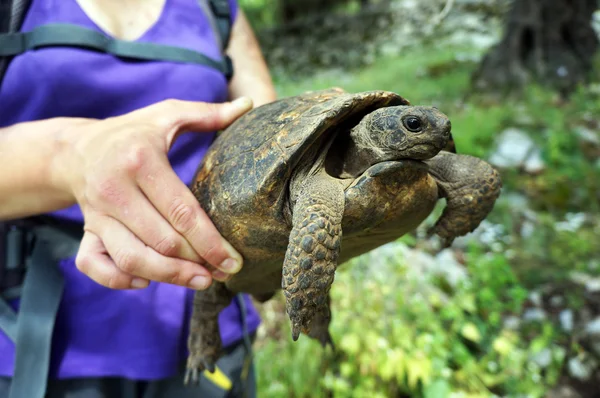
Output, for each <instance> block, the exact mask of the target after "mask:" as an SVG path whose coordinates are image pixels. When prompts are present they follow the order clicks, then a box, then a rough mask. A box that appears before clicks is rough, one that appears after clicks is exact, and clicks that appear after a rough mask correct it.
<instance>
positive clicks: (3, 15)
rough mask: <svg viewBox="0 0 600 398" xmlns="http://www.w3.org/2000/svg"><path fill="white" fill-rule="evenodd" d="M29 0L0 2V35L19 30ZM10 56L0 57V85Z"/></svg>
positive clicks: (5, 0) (0, 0)
mask: <svg viewBox="0 0 600 398" xmlns="http://www.w3.org/2000/svg"><path fill="white" fill-rule="evenodd" d="M30 5H31V0H0V35H2V34H4V33H15V32H18V31H19V29H21V25H22V24H23V20H24V19H25V15H26V14H27V10H28V9H29V6H30ZM11 58H12V56H2V55H0V83H1V82H2V77H3V76H4V72H5V71H6V68H7V66H8V63H9V62H10V59H11Z"/></svg>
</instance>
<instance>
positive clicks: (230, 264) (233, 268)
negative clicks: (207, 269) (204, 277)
mask: <svg viewBox="0 0 600 398" xmlns="http://www.w3.org/2000/svg"><path fill="white" fill-rule="evenodd" d="M219 268H220V269H221V271H225V272H227V273H230V274H234V273H236V272H238V271H239V270H240V268H242V264H241V263H240V262H239V261H237V260H236V259H233V258H228V259H226V260H225V261H223V262H222V263H221V264H220V265H219Z"/></svg>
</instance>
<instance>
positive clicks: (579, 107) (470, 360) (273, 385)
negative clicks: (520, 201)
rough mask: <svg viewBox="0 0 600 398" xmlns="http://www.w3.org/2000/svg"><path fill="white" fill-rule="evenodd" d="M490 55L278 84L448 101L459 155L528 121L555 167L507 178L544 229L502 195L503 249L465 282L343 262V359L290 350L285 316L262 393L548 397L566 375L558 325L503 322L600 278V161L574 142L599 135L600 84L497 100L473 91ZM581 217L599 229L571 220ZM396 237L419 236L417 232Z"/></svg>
mask: <svg viewBox="0 0 600 398" xmlns="http://www.w3.org/2000/svg"><path fill="white" fill-rule="evenodd" d="M433 45H434V44H433ZM479 56H480V54H479V53H478V52H477V51H471V50H469V49H465V48H457V47H454V48H450V47H445V48H440V47H423V48H409V49H407V50H406V53H405V54H403V55H402V56H401V57H384V58H381V59H377V60H376V61H375V62H374V63H373V64H372V65H370V66H369V67H366V68H364V69H362V70H359V71H355V72H352V74H348V73H345V72H344V71H339V70H337V71H330V72H325V73H319V74H315V75H314V76H312V77H311V78H308V79H303V80H298V79H296V78H295V77H294V76H289V75H285V74H278V75H276V76H275V78H276V84H277V88H278V91H279V94H280V96H288V95H296V94H299V93H301V92H304V91H309V90H318V89H324V88H328V87H335V86H338V87H343V88H344V89H346V90H347V91H350V92H358V91H365V90H376V89H381V90H390V91H395V92H398V93H400V94H401V95H403V96H406V97H407V98H408V99H410V100H411V102H412V103H414V104H424V105H427V104H429V105H435V106H438V107H439V108H440V109H442V110H443V111H444V112H445V113H447V114H448V115H449V116H450V118H451V119H452V127H453V134H454V138H455V140H456V142H457V146H458V149H459V151H460V152H461V153H467V154H472V155H475V156H479V157H483V158H487V157H488V156H489V155H490V153H491V152H492V151H493V148H494V146H495V144H496V139H497V137H498V135H499V133H500V132H501V131H502V130H503V129H505V128H508V127H517V128H519V129H521V130H523V131H525V132H527V133H528V134H529V136H530V137H532V138H533V139H534V141H535V142H536V143H537V145H538V146H539V148H540V150H541V154H542V158H543V160H544V162H545V163H546V170H545V171H544V172H543V173H540V174H538V175H527V174H525V173H524V172H522V171H521V170H516V169H514V170H504V171H503V181H504V187H505V188H504V194H503V196H506V194H508V193H518V194H520V195H523V196H524V197H525V198H526V200H527V207H530V208H531V210H533V211H534V212H535V217H534V220H530V222H531V223H532V224H531V225H532V228H533V233H531V234H530V235H526V234H524V233H523V232H522V227H523V222H524V218H525V216H524V215H523V212H524V211H525V209H524V208H521V207H519V205H514V204H513V203H512V202H510V201H506V200H505V201H500V202H499V203H498V204H497V205H496V207H495V209H494V211H493V213H492V214H491V215H490V216H489V217H488V220H489V221H491V222H493V223H498V224H501V225H502V226H503V227H504V228H503V230H504V233H503V234H504V235H503V237H502V239H501V241H499V242H495V246H494V247H493V248H491V247H490V246H489V245H484V244H482V243H472V244H470V245H469V247H468V248H467V249H466V251H465V253H464V254H465V262H466V267H467V269H468V279H467V281H466V282H464V283H462V284H459V285H457V286H452V285H450V284H449V283H448V281H445V280H444V279H443V278H440V277H433V276H432V277H430V278H429V279H428V280H426V281H423V280H414V279H411V278H409V277H408V274H409V273H408V272H407V270H408V269H409V268H410V267H411V266H413V265H412V264H409V263H406V262H405V261H404V259H402V258H401V257H398V256H391V257H389V256H388V257H385V256H381V257H377V256H372V257H363V258H360V259H356V260H355V261H352V262H350V263H348V264H346V265H344V267H342V268H341V269H340V271H338V273H337V274H336V282H335V283H334V286H333V290H332V297H333V302H332V303H333V311H334V315H333V323H332V328H331V330H332V334H333V337H334V340H335V341H336V343H337V349H338V350H337V353H336V354H334V353H332V352H330V351H329V350H327V351H324V350H322V349H321V347H320V346H319V345H318V344H317V343H316V342H313V341H310V340H309V339H308V338H306V337H301V338H300V341H298V342H296V343H293V342H292V341H291V338H290V335H291V334H290V330H289V325H288V321H287V319H285V318H283V319H280V321H279V323H278V324H277V327H278V329H279V330H280V331H281V338H277V339H270V338H267V339H266V340H265V341H264V342H263V345H262V346H261V348H259V349H258V350H257V367H258V377H259V390H260V391H261V396H263V395H264V396H267V397H313V396H319V397H320V396H327V394H331V395H329V396H334V397H392V396H394V397H396V396H415V397H425V398H429V397H440V398H444V397H450V396H452V397H491V396H506V397H520V396H527V397H542V396H545V394H546V392H547V391H548V389H549V388H550V387H551V386H553V385H554V384H555V383H556V382H557V380H558V379H559V377H561V376H563V373H561V369H563V364H564V361H565V356H566V352H567V350H570V349H572V347H571V345H573V344H571V343H570V339H569V338H568V337H566V336H565V335H563V334H562V332H560V331H559V327H558V326H557V325H555V324H553V323H552V321H551V320H543V321H539V322H529V323H527V322H525V325H524V326H523V327H510V326H509V325H507V323H506V322H505V320H506V318H507V316H510V315H511V314H513V315H515V316H519V315H520V314H521V313H522V312H523V311H524V310H525V307H526V306H527V305H528V304H527V300H526V298H527V294H528V289H531V288H532V287H536V286H539V285H540V284H542V283H554V284H556V285H560V284H561V283H562V282H564V281H566V280H567V279H568V278H570V276H571V275H572V273H573V272H574V271H579V272H584V273H585V274H586V275H592V276H600V264H599V263H598V258H600V247H599V246H598V245H597V242H598V241H599V236H600V229H599V227H598V225H599V223H598V219H599V218H598V213H599V212H600V200H599V199H600V179H598V178H597V176H598V172H599V171H600V162H598V160H597V159H598V156H600V155H599V153H598V152H594V148H590V147H587V146H586V145H584V144H582V142H581V140H580V137H578V134H577V129H578V128H579V127H581V126H584V127H585V126H587V127H590V128H592V129H595V130H596V131H597V130H598V129H600V124H598V115H600V90H599V89H598V86H596V87H595V88H594V87H587V88H584V87H582V88H581V89H580V90H578V91H577V92H575V93H574V94H573V95H572V97H571V98H570V100H569V101H562V100H560V99H559V98H558V97H557V96H556V95H555V94H554V93H551V92H549V91H547V90H545V89H543V88H540V87H536V86H530V87H527V88H526V90H525V91H524V92H523V96H522V97H521V98H519V99H516V98H511V99H505V100H497V99H496V100H494V99H490V98H489V97H484V96H482V95H481V94H480V93H476V92H472V91H471V88H470V84H469V83H470V76H471V73H472V72H473V71H474V69H475V67H476V66H477V60H478V57H479ZM599 65H600V64H599ZM595 150H598V148H596V149H595ZM582 211H585V212H586V213H587V214H588V215H589V216H590V218H589V220H588V221H586V222H583V223H582V225H580V226H578V227H570V226H569V225H566V226H565V225H563V224H569V222H567V221H568V220H569V217H572V216H573V214H572V213H579V212H582ZM399 242H402V244H405V245H410V246H412V245H415V243H416V242H417V240H416V239H415V238H414V237H413V236H411V235H407V236H405V237H403V238H402V239H401V240H399ZM563 297H564V298H565V301H566V302H567V303H568V305H569V306H570V307H569V308H571V309H574V310H576V309H577V308H578V307H579V306H581V305H582V303H583V300H582V295H581V292H580V291H578V290H577V289H571V290H569V291H567V292H565V293H564V295H563ZM577 350H584V348H582V347H578V348H577ZM548 353H549V354H548ZM542 354H544V355H546V356H548V355H549V360H548V361H547V362H548V363H545V364H544V365H543V366H542V365H540V363H539V361H538V360H536V356H538V355H542Z"/></svg>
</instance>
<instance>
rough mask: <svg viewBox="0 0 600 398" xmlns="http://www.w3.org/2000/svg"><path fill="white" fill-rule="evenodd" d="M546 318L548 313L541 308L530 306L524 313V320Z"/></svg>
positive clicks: (536, 320) (537, 320) (532, 320)
mask: <svg viewBox="0 0 600 398" xmlns="http://www.w3.org/2000/svg"><path fill="white" fill-rule="evenodd" d="M544 319H546V313H545V312H544V310H541V309H539V308H528V309H527V310H525V312H524V313H523V320H525V321H528V322H539V321H543V320H544Z"/></svg>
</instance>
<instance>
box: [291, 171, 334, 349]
mask: <svg viewBox="0 0 600 398" xmlns="http://www.w3.org/2000/svg"><path fill="white" fill-rule="evenodd" d="M299 180H300V181H301V182H302V183H301V184H298V185H295V184H294V185H293V186H292V192H291V196H292V197H293V198H295V204H294V206H293V216H292V224H293V227H292V232H291V233H290V239H289V243H288V248H287V252H286V255H285V260H284V263H283V279H282V288H283V292H284V294H285V298H286V308H287V313H288V316H289V317H290V320H291V323H292V338H293V339H294V340H297V339H298V337H299V336H300V333H301V332H302V333H304V334H307V335H311V323H312V322H313V320H314V319H315V318H317V319H319V317H321V318H323V319H326V318H327V316H325V317H324V315H327V314H329V306H328V294H329V290H330V289H331V284H332V283H333V279H334V274H335V269H336V267H337V259H338V255H339V253H340V246H341V237H342V216H343V214H344V189H343V187H342V185H341V184H339V183H338V182H337V180H334V179H332V178H330V177H328V176H327V175H326V174H325V173H324V172H323V171H322V172H320V173H317V174H316V175H310V174H309V175H307V176H305V177H304V178H299ZM317 322H320V325H319V326H317V328H322V326H323V322H322V320H320V321H319V320H317ZM328 324H329V321H328V320H327V321H326V323H325V324H324V325H325V326H327V325H328ZM314 333H316V334H317V336H316V337H317V338H318V339H319V340H321V341H327V340H328V332H327V336H326V335H325V334H324V332H323V331H322V330H321V331H320V332H317V331H315V332H313V335H314Z"/></svg>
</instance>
